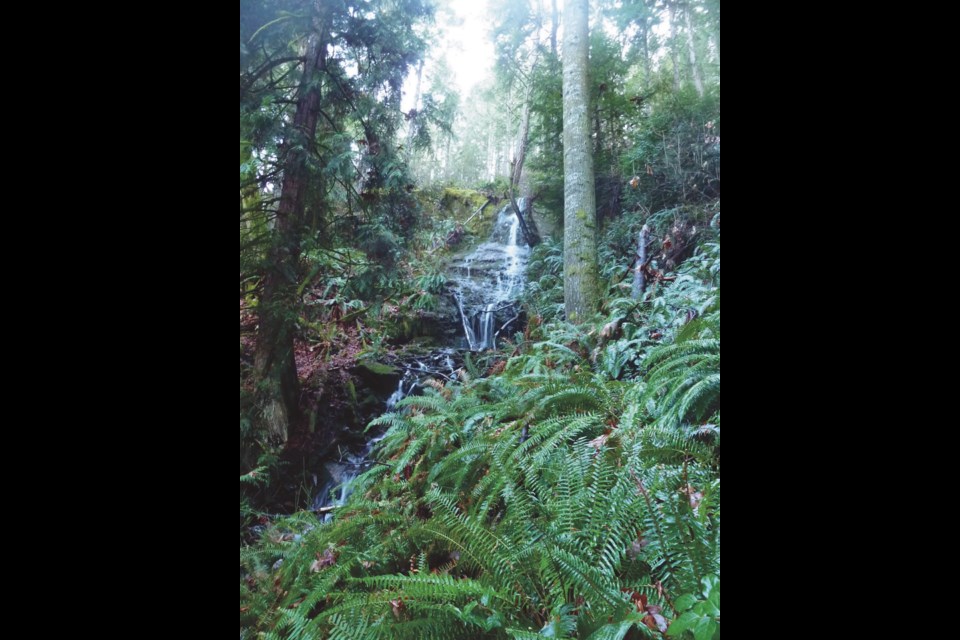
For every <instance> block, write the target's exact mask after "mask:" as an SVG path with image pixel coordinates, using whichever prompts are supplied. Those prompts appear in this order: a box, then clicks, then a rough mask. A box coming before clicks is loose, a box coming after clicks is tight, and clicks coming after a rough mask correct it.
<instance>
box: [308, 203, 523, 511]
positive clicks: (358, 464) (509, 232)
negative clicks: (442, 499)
mask: <svg viewBox="0 0 960 640" xmlns="http://www.w3.org/2000/svg"><path fill="white" fill-rule="evenodd" d="M518 204H519V207H520V210H521V211H524V212H525V211H526V206H527V202H526V199H525V198H521V199H520V201H519V203H518ZM519 238H520V220H519V219H518V218H517V216H516V215H515V214H514V213H513V208H512V207H511V206H510V205H507V206H506V207H504V208H503V209H501V210H500V212H499V214H498V215H497V220H496V223H495V224H494V228H493V231H492V233H491V234H490V239H489V240H488V241H487V242H484V243H482V244H481V245H479V246H478V247H477V248H476V249H475V250H473V251H472V252H470V253H469V254H466V255H464V256H460V257H457V258H455V259H454V260H453V261H452V262H451V264H450V267H449V269H448V280H449V283H450V295H452V296H453V297H454V299H455V300H456V308H457V310H458V311H459V315H460V318H459V320H460V323H461V324H462V326H463V335H462V336H461V337H460V339H459V340H458V342H457V344H455V345H450V346H448V347H445V348H442V349H438V350H436V351H433V352H431V353H430V354H429V355H427V356H423V357H419V358H416V359H413V360H410V361H407V362H403V363H398V366H402V369H403V375H402V376H401V378H400V382H399V385H398V387H397V389H396V391H395V392H394V393H393V395H392V396H390V398H389V399H388V400H387V404H386V412H387V413H389V412H391V411H394V410H395V409H396V407H397V403H399V402H400V401H401V400H403V399H404V398H406V397H408V396H410V395H415V394H417V393H420V392H421V391H422V388H423V385H424V384H425V383H426V381H427V380H429V379H431V378H437V379H443V380H447V381H453V380H456V379H457V378H458V373H457V371H458V369H459V367H460V365H461V364H462V362H463V356H462V352H463V351H473V352H479V351H486V350H488V349H494V348H495V347H496V342H497V339H498V338H499V337H500V336H501V335H509V334H508V333H507V332H509V331H510V330H512V329H514V328H515V327H517V326H519V323H520V321H521V312H520V304H519V298H520V295H521V294H522V293H523V288H524V285H525V283H526V270H527V263H528V261H529V259H530V247H528V246H527V245H525V244H521V243H520V242H519ZM383 438H384V435H382V434H381V435H379V436H376V437H374V438H373V439H371V440H370V441H368V442H367V444H366V446H365V447H364V448H363V450H362V451H359V452H345V453H344V454H343V455H342V456H341V458H340V459H339V460H337V461H331V462H328V463H326V464H325V465H324V466H325V468H326V472H327V476H328V477H329V480H328V481H327V482H326V483H325V485H324V486H323V487H321V489H320V492H319V493H318V494H317V497H316V499H315V500H314V502H313V506H312V509H313V511H314V512H316V513H317V514H319V515H320V517H321V518H322V519H323V520H324V521H325V522H326V521H328V520H330V519H331V518H332V517H333V514H332V512H333V511H334V510H335V509H336V508H337V507H341V506H343V505H344V504H346V502H347V500H348V499H349V498H350V494H351V493H352V488H351V485H352V483H353V480H354V479H356V477H357V476H359V475H360V474H362V473H364V472H365V471H367V470H368V469H370V467H372V466H373V460H372V459H371V457H370V456H371V454H372V453H373V451H374V449H375V448H376V446H377V444H378V443H379V442H380V441H381V440H383Z"/></svg>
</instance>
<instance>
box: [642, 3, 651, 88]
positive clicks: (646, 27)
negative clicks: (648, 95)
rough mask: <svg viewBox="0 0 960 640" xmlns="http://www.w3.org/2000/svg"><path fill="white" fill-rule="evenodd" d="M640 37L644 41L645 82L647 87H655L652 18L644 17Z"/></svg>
mask: <svg viewBox="0 0 960 640" xmlns="http://www.w3.org/2000/svg"><path fill="white" fill-rule="evenodd" d="M640 37H641V38H642V39H643V81H644V83H645V86H646V87H648V88H649V87H652V86H653V77H652V76H653V72H652V71H651V69H650V18H649V16H646V15H644V17H643V25H641V27H640Z"/></svg>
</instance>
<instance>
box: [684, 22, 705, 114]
mask: <svg viewBox="0 0 960 640" xmlns="http://www.w3.org/2000/svg"><path fill="white" fill-rule="evenodd" d="M691 11H692V9H691V8H690V4H689V3H688V4H687V5H686V6H685V7H684V8H683V19H684V21H685V23H686V26H687V48H688V49H689V50H690V71H691V73H692V74H693V85H694V86H695V87H696V88H697V95H698V96H700V97H701V98H702V97H703V71H701V69H700V63H699V62H698V61H697V46H696V42H695V41H694V39H693V21H692V20H691V19H690V12H691Z"/></svg>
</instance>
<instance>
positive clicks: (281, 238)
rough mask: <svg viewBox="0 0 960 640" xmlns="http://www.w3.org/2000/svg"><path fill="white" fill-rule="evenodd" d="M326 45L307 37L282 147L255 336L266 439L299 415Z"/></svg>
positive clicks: (280, 437)
mask: <svg viewBox="0 0 960 640" xmlns="http://www.w3.org/2000/svg"><path fill="white" fill-rule="evenodd" d="M325 53H326V45H325V43H324V42H323V41H322V39H321V38H320V36H319V35H318V34H313V35H312V36H310V38H309V40H308V42H307V51H306V56H305V59H304V68H303V77H302V78H301V80H300V87H299V89H298V92H297V109H296V113H295V114H294V118H293V126H292V127H291V128H290V130H289V133H288V134H287V137H286V140H285V141H284V144H283V154H284V160H283V162H284V171H283V183H282V186H281V190H280V204H279V205H278V206H277V214H276V221H275V223H274V229H273V243H272V245H271V247H270V250H269V253H268V259H267V266H266V272H265V274H264V277H263V294H262V297H261V300H260V305H259V312H260V330H259V333H258V334H257V352H256V362H255V365H256V371H257V376H258V379H259V381H260V390H261V391H260V392H261V394H262V395H261V406H262V407H263V412H264V418H265V420H266V423H267V428H268V431H269V435H270V438H271V439H272V440H274V441H279V442H286V440H287V438H288V437H289V435H290V425H291V422H292V421H293V420H295V419H296V418H297V417H298V416H297V414H298V412H299V392H300V390H299V386H300V385H299V379H298V377H297V363H296V360H295V359H294V352H293V334H294V328H295V320H294V313H295V308H296V305H295V302H296V290H297V277H296V271H297V264H298V263H299V261H300V236H301V230H302V228H303V218H304V196H305V192H306V182H307V155H308V153H309V151H308V150H309V149H310V148H311V147H312V146H313V145H312V142H313V139H314V137H315V136H316V131H317V117H318V116H319V113H320V89H319V76H320V73H321V70H322V69H323V66H324V64H325Z"/></svg>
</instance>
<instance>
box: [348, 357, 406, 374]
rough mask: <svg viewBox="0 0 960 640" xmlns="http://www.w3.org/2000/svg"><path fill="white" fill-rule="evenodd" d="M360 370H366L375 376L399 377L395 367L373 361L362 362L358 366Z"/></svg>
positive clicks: (398, 371)
mask: <svg viewBox="0 0 960 640" xmlns="http://www.w3.org/2000/svg"><path fill="white" fill-rule="evenodd" d="M358 366H359V367H360V368H361V369H366V370H367V371H369V372H370V373H372V374H373V375H375V376H398V375H400V370H399V369H397V368H396V367H391V366H390V365H388V364H383V363H382V362H376V361H374V360H363V361H361V362H360V363H359V365H358Z"/></svg>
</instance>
